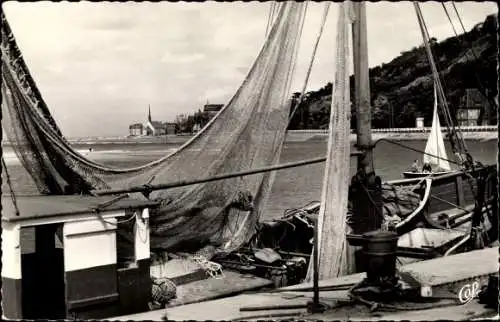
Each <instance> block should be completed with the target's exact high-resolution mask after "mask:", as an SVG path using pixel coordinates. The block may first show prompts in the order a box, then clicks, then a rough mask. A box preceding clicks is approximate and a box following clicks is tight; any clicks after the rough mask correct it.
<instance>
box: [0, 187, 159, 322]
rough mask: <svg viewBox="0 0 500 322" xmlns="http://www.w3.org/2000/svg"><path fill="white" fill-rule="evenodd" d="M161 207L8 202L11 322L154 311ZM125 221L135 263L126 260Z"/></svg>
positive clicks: (5, 260) (93, 201) (6, 283)
mask: <svg viewBox="0 0 500 322" xmlns="http://www.w3.org/2000/svg"><path fill="white" fill-rule="evenodd" d="M157 205H158V203H157V202H152V201H148V200H136V199H131V198H129V197H121V198H117V197H113V196H111V197H110V196H106V197H93V196H30V197H17V198H15V201H14V199H13V198H11V196H6V195H3V196H2V230H3V233H2V264H3V265H2V294H3V299H2V309H3V317H4V318H7V319H93V318H96V319H99V318H106V317H110V316H116V315H120V314H130V313H135V312H141V311H145V310H148V301H149V298H150V293H151V280H150V262H149V257H150V249H149V209H150V208H151V207H155V206H157ZM121 222H127V223H129V224H130V223H133V224H132V225H131V227H132V232H131V233H130V235H131V236H133V238H131V239H129V240H130V241H131V246H132V247H129V248H130V252H131V254H130V256H129V258H132V259H133V260H132V262H130V261H129V262H128V263H127V264H124V263H120V261H119V256H118V252H119V248H120V245H119V239H117V235H118V233H119V231H118V229H117V227H118V225H119V224H120V223H121ZM117 240H118V242H117Z"/></svg>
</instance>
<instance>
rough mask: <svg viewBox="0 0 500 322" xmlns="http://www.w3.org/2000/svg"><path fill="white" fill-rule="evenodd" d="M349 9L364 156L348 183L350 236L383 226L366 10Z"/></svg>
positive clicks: (360, 4)
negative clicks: (371, 99) (350, 208)
mask: <svg viewBox="0 0 500 322" xmlns="http://www.w3.org/2000/svg"><path fill="white" fill-rule="evenodd" d="M352 5H353V9H354V14H355V21H354V24H353V27H352V37H353V58H354V87H355V96H354V97H355V100H354V103H355V106H356V132H357V148H358V149H359V150H360V151H362V152H363V153H362V154H361V155H359V156H358V166H357V168H358V171H357V173H356V175H355V176H354V177H353V180H352V182H351V189H350V199H351V201H352V206H353V212H354V214H353V220H352V226H353V227H352V228H353V232H354V233H355V234H363V233H366V232H368V231H372V230H376V229H379V228H380V227H381V225H382V219H383V218H382V215H381V214H382V195H381V185H382V183H381V182H382V181H381V180H380V178H379V177H377V176H376V175H375V171H374V168H373V148H372V137H371V117H372V114H371V105H370V80H369V69H368V45H367V36H366V34H367V31H366V8H365V3H364V2H353V3H352ZM356 262H357V263H356V266H357V270H358V271H360V270H363V267H362V266H363V265H362V263H361V262H360V261H359V260H357V261H356Z"/></svg>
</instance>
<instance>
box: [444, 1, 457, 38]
mask: <svg viewBox="0 0 500 322" xmlns="http://www.w3.org/2000/svg"><path fill="white" fill-rule="evenodd" d="M441 5H442V6H443V9H444V12H445V13H446V17H448V21H449V22H450V25H451V28H452V29H453V33H454V34H455V36H456V37H458V34H457V31H456V30H455V26H454V25H453V21H451V17H450V14H449V13H448V9H446V6H445V4H444V2H441Z"/></svg>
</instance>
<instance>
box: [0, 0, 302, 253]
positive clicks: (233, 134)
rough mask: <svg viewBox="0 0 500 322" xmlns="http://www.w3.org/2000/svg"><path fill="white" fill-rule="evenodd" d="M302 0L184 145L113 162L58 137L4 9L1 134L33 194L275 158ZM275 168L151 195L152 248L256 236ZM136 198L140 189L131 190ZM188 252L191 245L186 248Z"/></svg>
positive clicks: (230, 244) (188, 174)
mask: <svg viewBox="0 0 500 322" xmlns="http://www.w3.org/2000/svg"><path fill="white" fill-rule="evenodd" d="M304 15H305V4H303V3H296V2H286V3H284V4H283V5H282V6H281V9H280V11H279V15H278V17H277V18H276V21H275V23H274V25H273V28H272V30H271V31H270V33H269V35H268V38H267V40H266V42H265V44H264V45H263V48H262V50H261V52H260V53H259V55H258V57H257V59H256V61H255V62H254V64H253V66H252V68H251V70H250V71H249V73H248V75H247V77H246V78H245V80H244V81H243V83H242V85H241V87H240V88H239V89H238V91H237V92H236V94H235V95H234V97H233V98H232V99H231V100H230V101H229V103H228V104H227V105H226V106H225V107H224V108H223V109H222V110H221V111H220V112H219V113H218V114H217V115H216V117H215V118H214V119H213V120H212V121H211V122H209V124H207V126H206V127H205V128H204V129H203V130H202V131H200V132H199V133H198V134H197V135H196V136H195V137H193V138H192V139H191V140H190V141H189V142H187V143H186V144H184V145H183V146H182V147H181V148H179V149H178V150H177V151H176V152H174V153H172V154H170V155H167V156H165V157H163V158H161V159H159V160H157V161H154V162H152V163H149V164H146V165H143V166H140V167H136V168H130V169H118V168H111V167H109V166H106V165H102V164H99V163H96V162H94V161H91V160H88V159H86V158H84V157H83V156H82V155H80V154H78V153H77V152H76V151H75V150H73V149H72V147H71V146H70V144H69V143H68V141H67V140H65V138H64V137H63V135H62V133H61V131H60V130H59V128H58V126H57V124H56V122H55V120H54V119H53V118H52V117H51V115H50V112H49V109H48V107H47V106H46V104H45V102H44V101H43V98H42V95H41V94H40V92H39V91H38V89H37V87H36V84H35V82H34V81H33V79H32V78H31V76H30V73H29V71H28V68H27V67H26V65H25V63H24V61H23V59H22V56H21V53H20V51H19V49H18V47H17V45H16V43H15V40H14V37H13V35H12V33H11V30H10V28H9V26H8V24H7V21H6V20H5V17H4V15H3V14H2V43H1V50H2V97H3V98H2V114H3V121H2V123H3V124H2V125H3V130H4V132H5V134H6V136H7V138H8V140H9V141H10V142H11V144H12V146H13V148H14V150H15V152H16V154H17V156H18V158H19V159H20V161H21V163H22V165H23V167H24V168H25V169H26V171H28V172H29V173H30V175H31V177H32V178H33V182H34V184H35V185H36V187H37V189H38V191H39V192H40V193H41V194H69V193H72V194H75V193H83V194H87V193H89V191H90V190H92V189H107V188H125V187H131V186H137V185H143V184H146V183H149V184H159V183H168V182H173V181H177V180H181V179H182V180H190V179H198V178H203V177H208V176H213V175H217V174H222V173H231V172H235V171H243V170H248V169H251V168H256V167H264V166H269V165H271V164H274V163H276V162H278V160H279V157H280V152H281V149H282V145H283V141H284V137H285V134H286V127H287V125H288V120H289V114H290V101H289V99H288V97H290V96H289V94H290V93H289V92H290V85H291V79H292V74H293V71H294V62H295V60H296V56H297V48H298V45H299V39H300V34H301V31H302V23H303V18H304ZM272 181H273V173H264V174H257V175H252V176H246V177H239V178H233V179H227V180H222V181H214V182H209V183H203V184H197V185H192V186H186V187H181V188H175V189H169V190H160V191H155V192H153V193H152V194H151V195H150V198H151V199H157V200H161V201H162V203H161V205H160V207H159V208H158V209H156V210H154V211H153V212H152V215H151V219H150V223H151V247H152V249H153V250H154V249H165V250H176V249H182V250H183V251H187V250H188V249H186V247H188V245H191V246H192V247H195V246H193V245H197V246H196V247H198V248H202V247H203V246H206V245H208V246H210V247H211V249H216V250H218V251H224V252H228V251H232V250H235V249H237V248H239V247H240V246H241V245H243V244H244V243H245V242H247V240H248V239H249V238H250V237H251V235H252V234H253V233H254V228H255V225H256V223H257V221H258V218H259V216H260V214H261V211H262V208H263V206H264V203H265V201H266V198H267V196H268V195H269V192H270V187H271V184H272ZM133 196H134V197H137V198H144V197H143V196H142V195H141V194H135V195H133ZM193 250H195V249H193Z"/></svg>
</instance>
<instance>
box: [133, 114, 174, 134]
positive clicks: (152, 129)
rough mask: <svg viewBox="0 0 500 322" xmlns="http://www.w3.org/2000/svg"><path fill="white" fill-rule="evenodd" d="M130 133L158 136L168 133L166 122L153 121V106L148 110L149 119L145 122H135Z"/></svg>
mask: <svg viewBox="0 0 500 322" xmlns="http://www.w3.org/2000/svg"><path fill="white" fill-rule="evenodd" d="M129 133H130V135H131V136H140V135H147V136H158V135H165V134H166V133H167V129H166V127H165V124H164V123H162V122H158V121H153V120H152V119H151V107H150V108H149V110H148V120H147V121H146V122H145V123H144V124H141V123H135V124H132V125H130V126H129Z"/></svg>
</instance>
